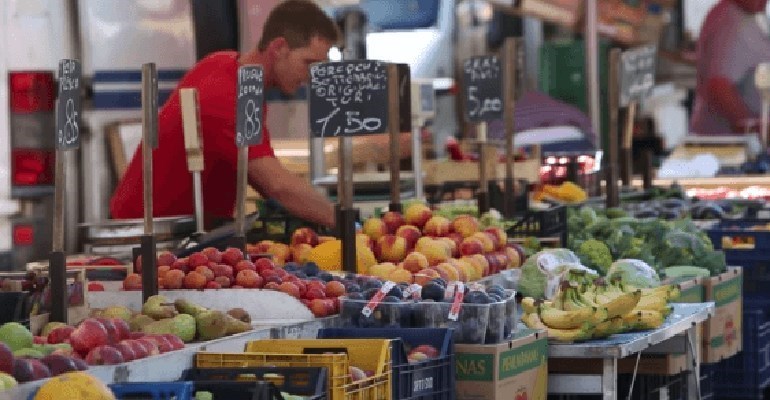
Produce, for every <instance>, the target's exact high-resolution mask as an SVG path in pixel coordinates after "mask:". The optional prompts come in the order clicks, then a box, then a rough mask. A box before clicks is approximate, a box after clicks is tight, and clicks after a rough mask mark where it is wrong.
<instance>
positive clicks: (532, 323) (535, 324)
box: [521, 312, 548, 329]
mask: <svg viewBox="0 0 770 400" xmlns="http://www.w3.org/2000/svg"><path fill="white" fill-rule="evenodd" d="M521 322H523V323H524V325H526V326H527V328H529V329H548V327H547V326H545V324H543V321H541V320H540V316H538V315H537V313H536V312H534V313H527V314H524V315H522V316H521Z"/></svg>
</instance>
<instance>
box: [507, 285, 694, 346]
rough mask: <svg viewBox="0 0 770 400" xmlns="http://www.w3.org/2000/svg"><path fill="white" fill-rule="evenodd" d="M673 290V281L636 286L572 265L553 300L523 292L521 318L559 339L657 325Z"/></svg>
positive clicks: (676, 292) (667, 309) (675, 293)
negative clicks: (671, 282) (542, 298)
mask: <svg viewBox="0 0 770 400" xmlns="http://www.w3.org/2000/svg"><path fill="white" fill-rule="evenodd" d="M678 296H679V289H678V288H677V287H676V286H671V285H662V286H657V287H652V288H637V287H635V286H632V285H630V284H625V283H623V282H622V280H621V279H615V280H610V281H607V280H605V279H603V278H596V277H595V276H593V275H591V274H588V273H585V272H584V271H578V270H571V271H570V272H569V276H568V279H567V280H565V281H563V282H562V283H561V285H560V287H559V289H558V291H557V293H556V295H555V296H554V297H553V299H552V300H535V299H534V298H533V297H525V298H524V299H523V300H522V302H521V306H522V310H523V313H524V314H523V315H522V318H521V320H522V322H524V324H525V325H527V326H528V327H529V328H532V329H545V330H547V331H548V338H549V339H551V340H555V341H559V342H579V341H585V340H590V339H599V338H606V337H608V336H610V335H613V334H616V333H622V332H629V331H641V330H649V329H656V328H658V327H660V326H661V325H662V324H663V322H664V321H665V319H666V317H667V316H668V315H669V314H670V313H671V307H670V306H669V305H668V303H669V302H670V301H673V300H676V298H677V297H678Z"/></svg>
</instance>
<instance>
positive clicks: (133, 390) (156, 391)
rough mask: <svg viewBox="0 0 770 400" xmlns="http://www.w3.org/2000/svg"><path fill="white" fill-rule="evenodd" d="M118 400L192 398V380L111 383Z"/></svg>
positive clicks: (188, 399)
mask: <svg viewBox="0 0 770 400" xmlns="http://www.w3.org/2000/svg"><path fill="white" fill-rule="evenodd" d="M109 388H110V390H112V393H114V394H115V398H117V399H118V400H134V399H137V400H143V399H153V400H192V399H193V385H192V383H190V382H131V383H117V384H112V385H109Z"/></svg>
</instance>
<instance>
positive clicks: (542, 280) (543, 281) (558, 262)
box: [518, 249, 580, 299]
mask: <svg viewBox="0 0 770 400" xmlns="http://www.w3.org/2000/svg"><path fill="white" fill-rule="evenodd" d="M546 263H547V264H549V265H550V266H553V267H555V269H558V268H560V267H561V266H563V265H565V264H575V265H579V263H580V259H579V258H578V256H577V255H575V253H573V252H572V251H570V250H568V249H544V250H542V251H540V252H538V253H537V254H534V255H532V256H531V257H529V258H527V261H525V262H524V264H522V266H521V277H520V278H519V285H518V290H519V292H521V294H522V295H524V296H529V297H534V298H535V299H542V298H545V289H546V285H547V282H548V277H547V276H546V274H545V272H543V270H542V269H541V264H546Z"/></svg>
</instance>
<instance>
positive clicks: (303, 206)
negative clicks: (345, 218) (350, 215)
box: [248, 157, 335, 227]
mask: <svg viewBox="0 0 770 400" xmlns="http://www.w3.org/2000/svg"><path fill="white" fill-rule="evenodd" d="M248 168H249V184H250V185H251V186H252V187H254V189H255V190H257V191H258V192H259V193H260V194H262V195H263V196H265V197H270V198H272V199H275V200H276V201H278V202H279V203H281V205H282V206H283V207H285V208H286V209H287V210H288V211H289V212H290V213H291V214H292V215H295V216H297V217H300V218H302V219H306V220H308V221H312V222H315V223H318V224H322V225H325V226H327V227H333V226H334V224H335V218H334V205H333V204H332V203H331V202H330V201H329V200H328V199H327V198H326V197H325V196H323V195H321V194H320V193H318V192H317V191H316V190H315V189H314V188H313V187H312V186H311V185H310V184H309V183H308V182H306V181H304V180H302V179H300V178H299V177H298V176H296V175H294V174H293V173H292V172H290V171H288V170H287V169H286V168H284V166H283V165H281V162H280V161H278V160H277V159H275V158H273V157H263V158H257V159H254V160H250V161H249V167H248Z"/></svg>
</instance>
